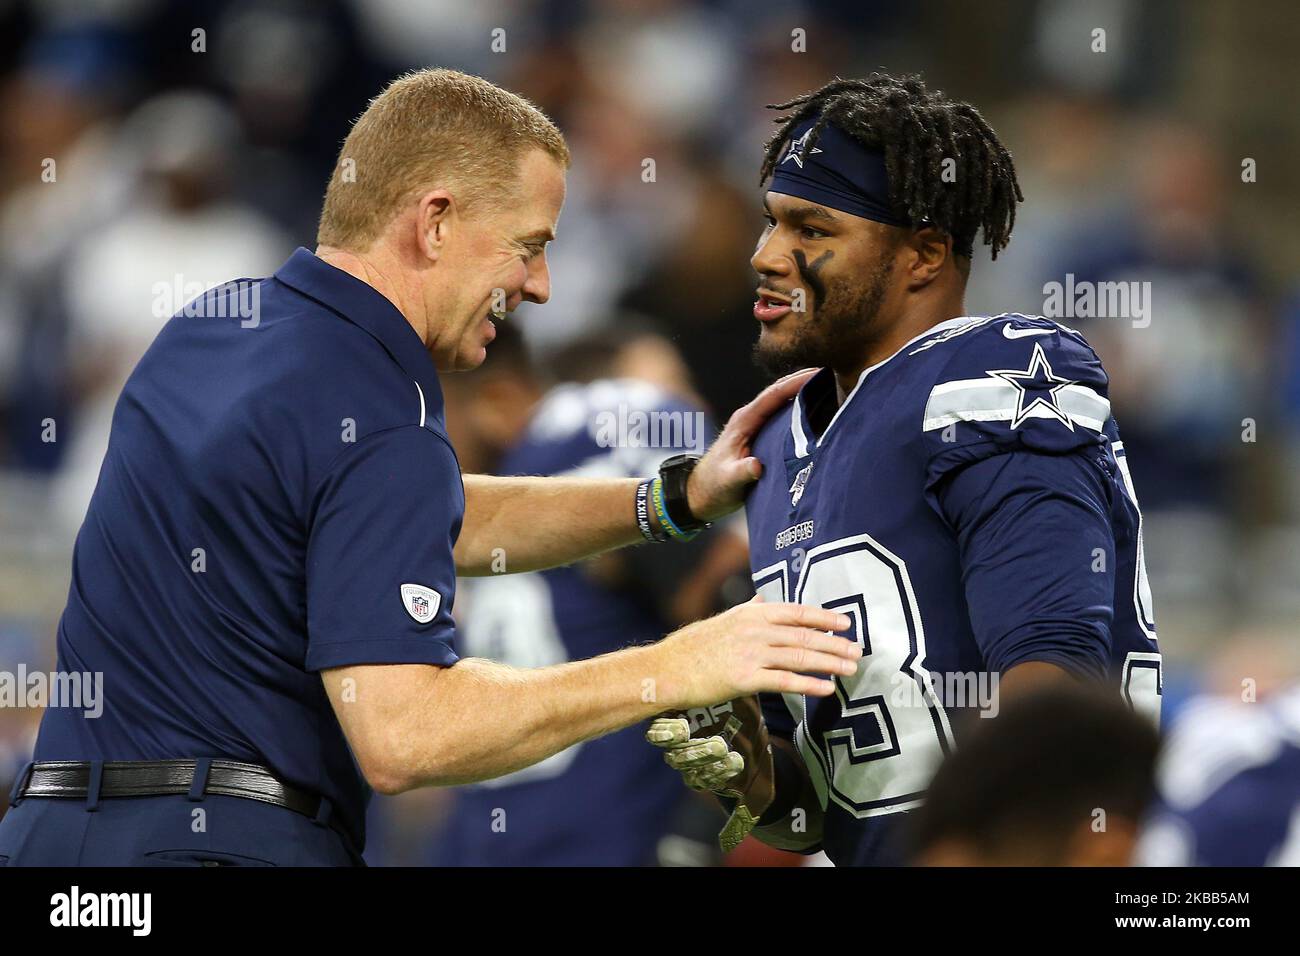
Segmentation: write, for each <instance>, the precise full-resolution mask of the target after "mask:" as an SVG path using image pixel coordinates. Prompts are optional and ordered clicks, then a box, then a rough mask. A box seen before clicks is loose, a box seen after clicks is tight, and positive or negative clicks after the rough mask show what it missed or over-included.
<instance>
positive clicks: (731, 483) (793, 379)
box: [686, 368, 817, 521]
mask: <svg viewBox="0 0 1300 956" xmlns="http://www.w3.org/2000/svg"><path fill="white" fill-rule="evenodd" d="M816 373H817V369H815V368H807V369H804V370H802V371H799V372H794V373H793V374H791V375H787V376H785V378H780V379H777V380H776V381H775V382H773V383H772V384H771V385H769V386H768V387H767V388H765V389H763V390H762V391H761V392H759V393H758V397H757V398H755V399H754V400H753V401H752V402H750V403H749V404H748V405H745V406H743V407H741V408H738V409H736V411H735V412H734V413H733V414H732V416H731V418H729V419H728V420H727V425H726V427H725V428H723V429H722V433H721V434H720V435H718V438H717V440H716V441H715V442H714V443H713V446H712V447H711V448H710V449H709V450H708V452H706V453H705V455H704V457H703V458H702V459H700V463H699V464H698V465H696V466H695V470H694V471H692V472H691V477H690V481H688V482H687V485H686V500H687V503H688V504H689V505H690V506H691V513H692V514H693V515H695V517H697V518H699V519H701V520H703V521H716V520H717V519H718V518H721V517H722V516H723V515H727V514H730V513H731V512H733V511H735V510H736V509H737V508H739V507H740V506H741V504H743V503H744V501H745V494H746V492H748V490H749V486H750V485H752V484H753V483H754V482H756V481H758V479H759V476H760V475H762V474H763V464H762V462H760V461H759V460H758V459H757V458H754V457H753V456H752V455H750V453H749V452H750V447H751V446H752V444H753V442H754V438H755V437H756V436H757V435H758V430H759V429H760V428H762V427H763V423H764V422H765V421H767V420H768V418H770V417H771V416H772V415H773V414H774V413H775V412H777V411H778V410H780V409H782V408H784V407H785V405H786V403H788V402H789V401H790V400H791V399H792V398H794V396H795V393H796V392H798V391H799V389H800V388H802V387H803V383H804V382H806V381H808V379H810V378H812V377H813V375H815V374H816Z"/></svg>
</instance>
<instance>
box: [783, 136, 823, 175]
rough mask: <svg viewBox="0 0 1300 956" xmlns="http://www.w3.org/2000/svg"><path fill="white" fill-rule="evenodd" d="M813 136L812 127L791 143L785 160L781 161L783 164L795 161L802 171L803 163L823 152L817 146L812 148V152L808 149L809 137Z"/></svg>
mask: <svg viewBox="0 0 1300 956" xmlns="http://www.w3.org/2000/svg"><path fill="white" fill-rule="evenodd" d="M811 135H812V127H811V126H810V127H808V129H807V130H806V131H805V132H804V134H803V135H802V136H800V137H799V138H798V139H796V140H794V141H793V142H791V143H790V150H789V152H787V153H786V154H785V159H783V160H781V162H783V163H788V162H789V161H790V160H792V159H793V160H794V164H795V165H796V166H798V167H799V168H800V169H803V161H804V160H805V159H807V158H808V157H809V156H815V155H816V154H817V153H820V152H821V150H820V149H819V148H818V147H816V146H814V147H812V149H811V150H810V149H809V148H808V137H809V136H811Z"/></svg>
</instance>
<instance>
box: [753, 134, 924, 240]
mask: <svg viewBox="0 0 1300 956" xmlns="http://www.w3.org/2000/svg"><path fill="white" fill-rule="evenodd" d="M816 123H817V120H816V118H814V119H811V120H808V121H807V122H805V123H803V124H801V125H800V126H799V127H798V128H797V129H796V130H795V131H794V132H793V133H792V134H791V138H790V146H789V148H788V149H787V150H786V151H785V155H784V156H782V157H781V161H780V162H779V163H777V164H776V170H775V171H774V172H773V173H772V184H771V186H769V187H768V188H769V189H771V190H772V191H773V192H778V193H785V194H786V195H787V196H798V197H799V198H801V199H808V200H811V201H812V202H815V203H820V204H821V205H823V206H830V207H831V208H832V209H838V210H840V211H841V212H847V213H850V214H851V215H854V216H861V217H862V218H863V219H871V220H874V221H875V222H883V223H885V224H886V225H890V226H910V225H912V221H911V220H910V219H909V218H908V217H907V216H905V215H901V214H900V213H899V212H898V211H897V210H895V209H894V207H893V206H892V205H891V204H890V202H889V174H888V173H887V172H886V171H885V154H884V153H882V152H880V151H878V150H871V149H867V147H865V146H863V145H862V144H861V143H859V142H858V141H857V140H856V139H854V138H853V137H852V136H850V135H849V134H848V133H846V132H844V131H843V130H841V129H840V128H839V127H838V126H835V125H834V124H832V123H827V124H826V125H825V126H823V127H822V129H821V132H820V133H819V134H818V135H817V143H816V145H814V146H811V148H810V146H809V142H808V141H809V139H810V138H811V133H812V128H813V126H814V125H816Z"/></svg>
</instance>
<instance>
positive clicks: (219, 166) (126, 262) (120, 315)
mask: <svg viewBox="0 0 1300 956" xmlns="http://www.w3.org/2000/svg"><path fill="white" fill-rule="evenodd" d="M118 137H119V140H120V142H121V143H122V144H123V148H124V149H129V150H130V151H131V152H132V153H133V154H134V157H135V163H136V168H137V169H138V171H139V173H138V175H139V181H138V186H137V190H138V192H137V196H136V199H135V200H134V202H133V203H132V204H131V205H130V206H129V207H128V208H127V209H126V210H125V211H124V212H123V214H121V215H120V216H118V217H116V218H115V219H114V220H113V221H112V222H111V223H108V224H107V225H106V226H105V227H104V228H103V229H100V230H97V231H95V232H94V233H91V234H88V235H86V236H84V237H82V238H80V239H79V241H77V242H76V243H74V244H73V246H72V247H71V249H70V250H69V251H68V257H69V258H68V264H67V268H66V270H65V271H64V273H63V290H62V292H63V298H64V301H66V302H67V305H68V315H69V335H70V343H71V345H72V348H71V349H70V354H69V359H70V369H69V371H70V376H71V381H72V386H73V388H72V391H73V395H74V400H75V402H76V405H75V407H74V415H75V418H74V426H73V428H72V429H70V431H71V433H72V437H71V440H70V443H69V447H68V450H67V452H66V458H65V461H64V464H63V468H62V470H61V473H60V475H59V478H58V484H57V486H56V488H55V499H54V514H55V515H56V517H57V518H58V519H59V520H60V521H62V522H63V525H64V527H65V530H66V532H67V534H68V535H69V536H71V535H72V534H74V533H75V532H76V529H77V527H78V526H79V525H80V524H81V517H82V516H83V515H84V514H85V512H86V505H87V504H88V503H89V501H90V495H91V492H93V491H94V488H95V481H96V479H97V477H98V475H99V466H100V462H101V461H103V458H104V451H105V449H106V448H107V447H108V433H109V427H110V424H111V422H112V417H113V408H114V406H115V405H116V403H117V396H118V394H119V393H120V392H121V390H122V385H123V384H124V383H125V382H126V378H127V376H128V375H129V374H130V372H131V369H133V368H134V367H135V364H136V362H137V361H139V359H140V356H141V355H143V354H144V351H145V349H147V348H148V347H149V344H150V343H151V342H152V341H153V339H154V337H155V336H156V335H157V334H158V331H159V330H160V329H161V328H162V327H163V324H164V323H165V322H166V321H167V319H168V318H169V317H170V316H171V315H173V314H174V313H175V312H177V311H178V310H179V309H180V308H181V307H182V306H184V305H185V303H187V302H189V301H191V300H193V299H194V298H196V297H197V296H199V295H200V294H201V293H202V292H204V291H205V290H207V289H210V288H212V287H214V286H216V285H219V284H221V283H222V282H224V281H226V279H227V278H228V277H230V276H232V275H238V276H261V275H269V274H270V273H272V272H274V271H275V269H276V267H277V266H278V265H279V263H280V262H282V261H283V260H284V258H285V256H287V255H288V253H289V252H291V251H292V248H293V244H292V243H291V242H290V241H289V239H288V238H287V237H286V236H284V235H283V234H282V233H280V231H279V230H278V228H277V227H276V226H275V225H274V224H273V223H272V222H271V220H270V219H268V218H267V217H265V216H263V215H262V214H261V213H259V212H258V211H257V210H255V209H253V208H251V207H249V206H247V205H245V204H243V203H241V202H239V201H238V200H236V199H234V198H233V197H232V196H231V186H232V183H231V181H230V174H231V172H232V170H233V169H234V168H235V166H236V165H237V162H238V157H239V153H240V150H241V148H242V146H243V138H242V134H241V132H240V127H239V124H238V122H237V121H236V119H235V117H234V115H233V114H232V113H231V112H230V111H229V109H227V108H226V107H225V106H224V105H223V104H222V103H221V102H220V101H219V100H217V99H216V98H215V97H213V96H211V95H210V94H207V93H201V92H196V91H185V92H176V93H168V94H165V95H163V96H159V97H157V98H155V99H152V100H149V101H148V102H146V103H144V104H143V105H141V106H140V107H139V108H138V109H137V110H136V111H135V112H134V113H132V115H131V116H130V117H128V118H127V120H126V121H125V122H124V123H123V125H122V127H121V129H120V130H119V131H118ZM159 263H166V264H167V269H166V271H165V272H163V271H161V270H160V269H159Z"/></svg>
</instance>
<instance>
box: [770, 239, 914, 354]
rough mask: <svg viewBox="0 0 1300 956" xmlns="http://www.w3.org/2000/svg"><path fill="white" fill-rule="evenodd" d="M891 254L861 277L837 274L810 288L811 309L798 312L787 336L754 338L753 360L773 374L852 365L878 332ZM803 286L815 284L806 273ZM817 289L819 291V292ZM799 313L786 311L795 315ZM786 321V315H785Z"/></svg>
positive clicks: (885, 255)
mask: <svg viewBox="0 0 1300 956" xmlns="http://www.w3.org/2000/svg"><path fill="white" fill-rule="evenodd" d="M893 264H894V256H893V250H892V249H890V250H889V251H888V252H887V253H886V254H884V255H882V256H881V257H880V259H879V260H878V261H877V262H876V264H875V266H874V268H872V270H871V271H870V273H869V274H868V275H867V276H866V277H865V279H864V280H863V281H852V279H850V278H849V277H845V276H841V277H836V278H833V279H831V280H830V281H829V282H827V283H826V284H825V286H824V287H823V288H822V289H820V290H818V289H815V288H814V290H813V294H814V296H815V299H814V301H813V310H812V312H811V313H810V314H807V315H805V316H803V317H802V319H801V321H800V324H799V325H797V326H796V327H795V328H794V330H793V334H792V335H791V336H790V338H789V339H788V340H787V341H784V342H781V343H775V342H770V341H764V339H763V338H762V337H761V336H760V338H759V340H758V341H757V342H755V343H754V361H755V362H756V363H757V364H758V366H759V368H761V369H763V371H765V372H767V373H768V374H769V375H771V376H773V377H779V376H781V375H788V374H789V373H790V372H797V371H798V370H799V369H801V368H840V367H841V366H843V367H851V365H852V363H855V362H858V361H860V360H861V357H863V356H865V355H866V354H867V352H868V349H869V347H870V345H871V342H872V340H873V339H875V338H876V337H877V336H878V335H879V334H880V330H879V329H878V328H877V327H876V326H877V324H878V323H877V316H878V313H879V312H880V303H881V302H882V301H884V298H885V292H886V291H887V290H888V287H889V276H890V272H891V270H892V268H893ZM804 281H805V284H806V285H809V286H815V285H817V283H815V282H814V281H809V277H808V276H805V277H804ZM819 293H820V294H819ZM797 315H798V313H795V312H792V313H790V316H789V317H790V318H794V317H796V316H797ZM787 321H789V319H787Z"/></svg>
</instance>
